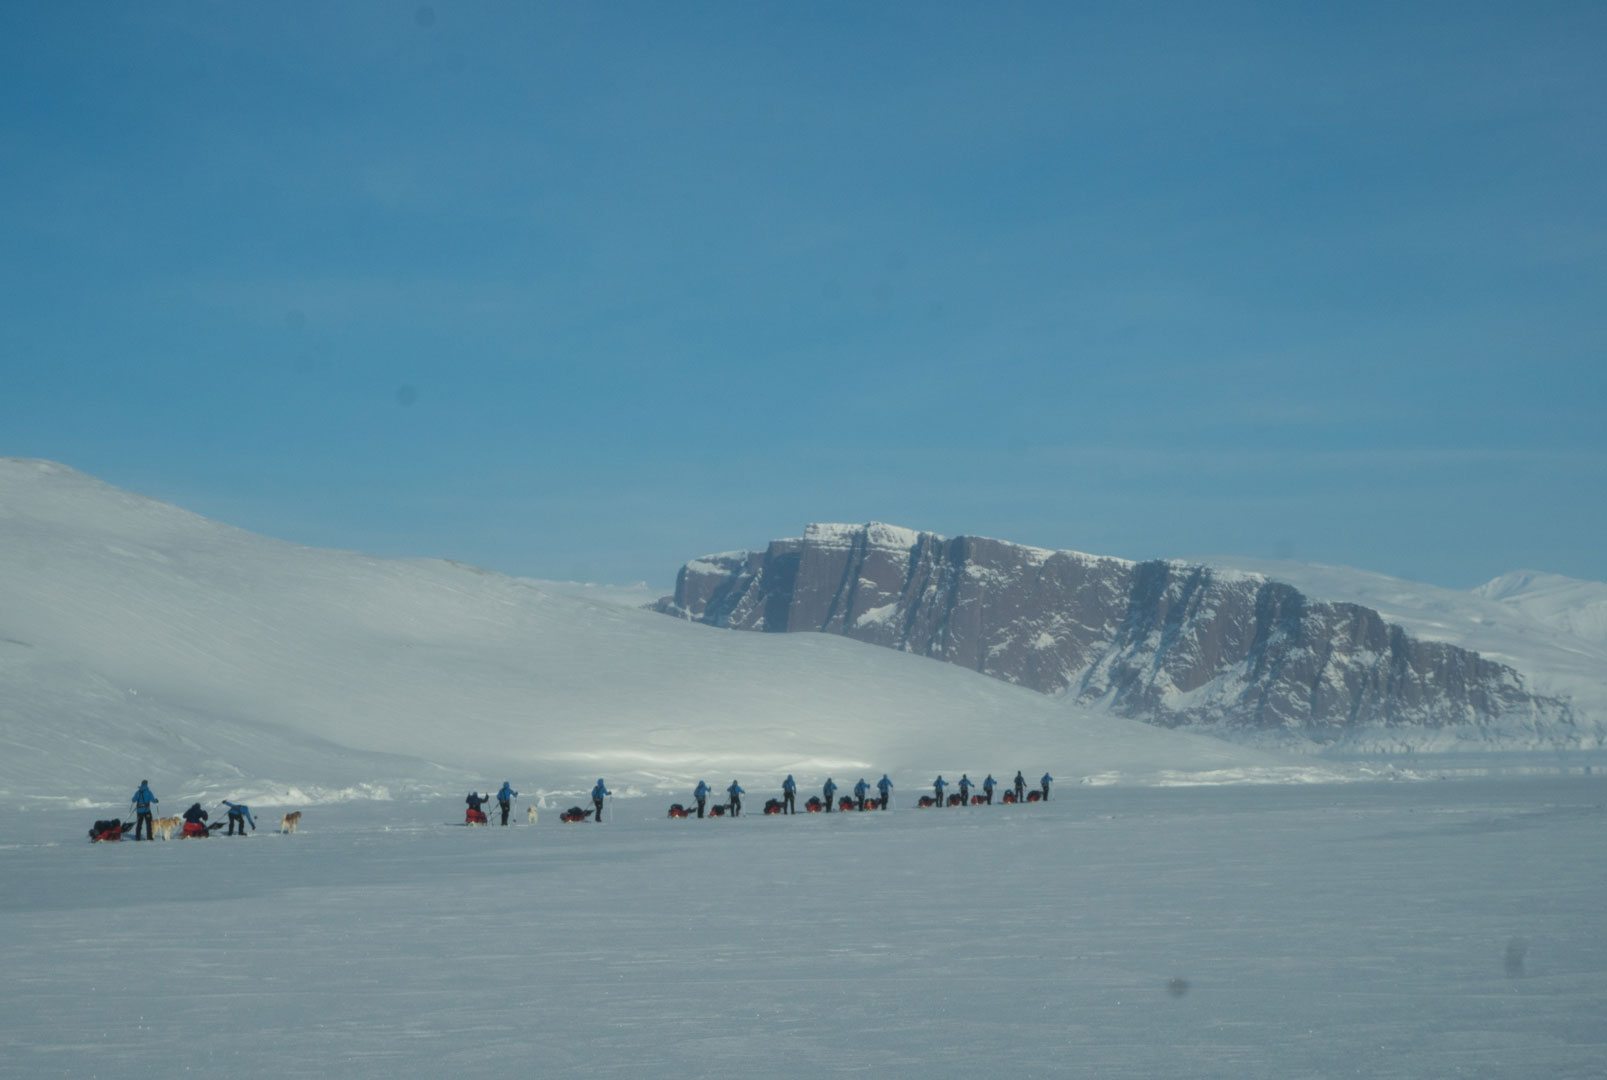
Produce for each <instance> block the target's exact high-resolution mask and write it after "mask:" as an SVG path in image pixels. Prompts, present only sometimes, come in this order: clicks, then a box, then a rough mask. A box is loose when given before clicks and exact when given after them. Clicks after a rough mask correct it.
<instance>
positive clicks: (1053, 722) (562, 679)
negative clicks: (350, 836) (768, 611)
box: [0, 459, 1333, 805]
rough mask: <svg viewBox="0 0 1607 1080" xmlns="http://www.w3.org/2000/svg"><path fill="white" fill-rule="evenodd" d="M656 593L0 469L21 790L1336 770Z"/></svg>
mask: <svg viewBox="0 0 1607 1080" xmlns="http://www.w3.org/2000/svg"><path fill="white" fill-rule="evenodd" d="M635 598H637V594H636V592H635V591H634V590H624V591H623V592H622V593H621V594H616V593H615V592H613V591H611V590H607V589H602V590H598V589H591V588H588V587H586V586H578V585H555V584H552V583H544V582H535V581H530V580H523V579H517V578H511V577H507V576H504V575H501V574H495V573H488V572H485V571H481V570H475V569H473V568H469V567H464V566H460V565H456V564H453V563H449V562H445V561H440V560H400V559H378V558H371V557H368V556H364V555H360V554H354V553H350V552H338V551H324V550H316V549H310V548H305V547H300V546H297V545H295V544H290V543H285V542H282V541H277V540H272V539H268V538H264V537H261V536H256V535H253V534H251V533H248V532H245V531H242V530H239V529H235V528H231V527H229V526H227V525H222V524H219V523H217V522H213V521H209V520H207V519H205V518H202V517H198V516H196V515H194V514H191V513H188V512H186V511H183V510H180V509H178V508H176V507H173V506H170V505H167V504H165V503H161V502H157V501H155V500H151V499H146V498H143V497H140V496H136V495H131V494H128V493H126V492H122V491H119V490H117V489H115V488H112V487H109V486H107V485H105V484H103V483H101V482H99V481H96V480H94V479H91V478H90V477H87V476H84V475H83V474H81V473H78V472H75V471H73V470H71V469H69V468H66V467H65V466H60V465H55V464H51V463H48V462H38V461H19V460H14V459H0V800H8V801H14V800H21V801H30V800H39V799H44V798H63V799H80V798H82V799H88V800H89V801H91V802H93V801H97V800H99V799H104V798H106V797H107V796H114V797H122V798H126V796H127V792H128V791H132V790H133V785H134V784H136V783H137V782H138V781H139V780H140V779H141V778H142V777H149V778H151V779H152V782H153V785H154V786H156V787H157V790H158V792H159V794H163V795H164V798H171V797H172V794H173V792H174V791H185V792H190V793H193V794H196V795H199V794H202V793H214V794H219V795H226V794H228V793H229V792H234V793H236V794H238V795H242V796H245V797H248V798H251V799H254V800H259V801H272V802H285V801H290V802H298V803H299V802H304V801H312V800H319V799H326V800H327V799H334V798H363V797H373V796H380V795H384V794H386V793H387V792H389V793H392V794H394V793H397V792H399V791H402V790H412V789H427V790H435V791H447V792H450V791H458V792H461V791H462V790H466V789H467V788H468V787H470V786H474V785H480V786H484V785H486V784H496V783H499V782H500V781H501V780H502V779H504V778H511V779H513V781H514V785H515V787H521V788H523V789H524V790H526V792H527V793H529V792H530V791H531V790H532V789H534V790H541V789H547V790H565V791H575V790H577V789H583V788H584V787H586V786H589V784H590V782H591V781H592V780H594V779H596V777H597V776H599V775H602V776H605V777H606V778H607V779H608V780H609V781H610V783H611V784H612V785H614V788H615V790H616V791H633V790H634V791H645V790H654V789H659V788H665V789H672V790H679V789H681V787H682V785H685V784H688V783H689V782H691V781H695V780H696V779H697V778H698V777H700V776H707V778H708V779H709V780H710V781H711V782H720V783H722V784H723V783H724V782H728V781H729V780H730V779H732V778H733V777H735V778H739V779H742V780H743V781H744V783H746V784H748V785H749V786H750V790H756V789H757V790H762V787H763V786H768V785H769V784H770V783H771V782H772V781H773V782H775V783H779V780H780V777H781V776H784V775H785V774H786V773H788V772H793V773H795V774H796V775H797V776H798V779H799V780H800V782H802V783H806V784H811V783H815V782H818V780H819V779H822V778H823V777H824V776H825V775H826V774H827V773H832V774H835V775H836V776H837V779H838V780H839V782H841V781H842V780H843V779H844V777H845V776H846V777H848V778H849V780H848V782H849V783H852V781H853V780H854V779H857V778H858V777H859V776H860V775H861V774H866V773H872V774H873V775H872V777H871V778H872V779H874V778H875V776H874V773H879V772H880V771H881V770H889V771H891V772H892V774H893V776H894V779H895V781H896V782H899V783H900V784H901V785H906V786H913V785H914V784H915V783H916V782H917V781H919V782H924V781H926V780H929V779H930V778H931V775H933V774H935V773H936V772H937V771H940V770H941V771H945V772H946V771H950V770H960V769H970V770H972V771H973V773H974V774H975V773H980V772H985V771H988V770H992V771H994V772H995V773H998V772H999V771H1000V770H1010V771H1012V772H1013V770H1014V769H1016V768H1027V769H1029V770H1033V769H1037V768H1048V769H1050V770H1051V771H1054V772H1055V773H1056V775H1061V774H1062V773H1063V772H1064V773H1065V774H1067V775H1101V776H1108V777H1115V778H1120V779H1124V780H1126V779H1135V778H1136V779H1142V780H1144V781H1147V782H1151V781H1160V782H1167V781H1169V780H1183V779H1186V778H1187V777H1188V776H1190V775H1201V776H1206V775H1207V774H1208V778H1210V779H1220V778H1224V777H1225V778H1232V777H1235V776H1237V777H1250V776H1261V777H1267V778H1291V777H1300V776H1310V775H1314V774H1315V773H1316V772H1318V771H1321V770H1309V769H1306V768H1305V767H1304V766H1290V765H1289V763H1288V762H1286V761H1283V760H1281V759H1278V758H1276V757H1274V756H1271V755H1267V754H1262V753H1258V752H1255V751H1251V750H1247V749H1245V748H1242V747H1235V746H1231V745H1229V744H1226V743H1222V742H1219V741H1217V740H1212V739H1206V738H1201V737H1197V736H1190V735H1183V734H1178V733H1170V732H1163V731H1159V730H1157V729H1154V728H1150V727H1147V726H1145V725H1141V724H1137V723H1133V722H1130V721H1125V720H1119V719H1116V718H1112V717H1108V716H1100V715H1096V714H1092V713H1088V712H1072V713H1068V712H1067V711H1066V710H1064V709H1063V708H1060V707H1059V706H1058V705H1057V703H1055V702H1053V701H1050V700H1049V699H1046V698H1044V697H1042V696H1040V695H1037V694H1033V693H1030V692H1028V691H1026V690H1023V689H1020V688H1016V687H1010V686H1006V685H1003V684H1001V683H998V682H996V681H993V680H989V679H986V678H982V677H980V676H978V675H976V674H974V673H970V672H965V671H961V670H959V669H956V668H952V667H946V666H944V665H938V664H929V663H927V662H925V661H923V660H920V659H918V658H915V657H908V656H899V655H896V654H893V653H889V652H885V651H883V650H875V649H864V648H862V647H860V646H859V645H857V644H855V643H852V642H848V641H842V640H838V639H834V638H829V637H825V636H820V635H816V636H812V637H802V636H799V637H793V638H788V639H780V638H769V637H763V636H760V635H738V634H725V633H721V632H718V631H715V630H712V629H709V628H707V627H701V626H695V625H689V624H686V623H683V622H676V621H672V620H669V619H664V618H661V617H660V616H658V615H656V614H653V613H652V612H650V611H646V610H641V609H640V608H635V607H629V606H624V605H623V604H621V603H619V602H617V601H618V600H619V599H625V600H631V599H635ZM1324 775H1333V774H1332V773H1331V772H1329V773H1324ZM124 789H126V790H124ZM164 789H165V790H164ZM164 805H166V804H165V803H164Z"/></svg>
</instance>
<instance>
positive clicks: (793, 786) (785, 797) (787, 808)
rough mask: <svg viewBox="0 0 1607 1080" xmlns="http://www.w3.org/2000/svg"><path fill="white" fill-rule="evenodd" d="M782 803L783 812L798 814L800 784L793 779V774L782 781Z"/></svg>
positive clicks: (789, 774)
mask: <svg viewBox="0 0 1607 1080" xmlns="http://www.w3.org/2000/svg"><path fill="white" fill-rule="evenodd" d="M781 805H782V811H781V812H782V813H783V814H796V813H797V812H798V784H797V782H796V781H794V780H793V778H792V774H791V773H788V774H787V778H786V779H785V780H783V781H781Z"/></svg>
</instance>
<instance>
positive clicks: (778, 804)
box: [764, 799, 787, 815]
mask: <svg viewBox="0 0 1607 1080" xmlns="http://www.w3.org/2000/svg"><path fill="white" fill-rule="evenodd" d="M786 808H787V804H786V803H784V802H782V801H781V800H780V799H766V800H765V801H764V812H765V814H767V815H769V814H779V813H781V811H783V810H785V809H786Z"/></svg>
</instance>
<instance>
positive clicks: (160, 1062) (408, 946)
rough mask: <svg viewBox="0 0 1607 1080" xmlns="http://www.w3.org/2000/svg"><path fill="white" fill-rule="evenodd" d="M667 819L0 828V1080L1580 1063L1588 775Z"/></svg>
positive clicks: (1604, 1043)
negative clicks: (256, 828)
mask: <svg viewBox="0 0 1607 1080" xmlns="http://www.w3.org/2000/svg"><path fill="white" fill-rule="evenodd" d="M752 794H753V795H754V796H758V797H757V798H754V803H755V805H757V804H758V803H760V802H762V800H763V796H762V794H761V793H759V792H753V793H752ZM914 794H915V792H913V791H911V790H906V791H905V792H903V794H902V796H901V798H900V800H899V801H900V805H901V806H904V805H906V804H907V802H908V801H909V800H910V799H911V798H913V795H914ZM668 801H669V800H668V799H661V798H651V799H634V800H622V801H619V802H618V803H617V806H616V807H615V808H614V813H615V815H616V820H614V821H612V822H609V823H605V824H603V825H600V826H599V825H591V824H586V825H568V826H565V825H559V824H558V823H557V822H556V816H557V815H556V813H552V812H549V813H547V814H546V815H545V816H544V817H543V818H542V820H541V822H540V823H539V824H538V825H536V826H535V827H533V828H532V827H529V826H525V825H523V824H520V825H518V826H516V827H511V828H507V829H502V828H497V827H491V828H485V829H468V828H462V827H459V826H448V825H446V824H445V823H446V822H448V821H453V820H458V819H459V818H460V816H461V806H460V805H459V804H457V803H455V802H437V803H430V804H418V803H403V802H395V803H386V802H353V803H345V804H339V805H330V806H323V807H318V808H316V809H312V810H309V812H308V814H307V817H306V819H305V821H304V822H303V831H302V832H301V833H300V834H298V835H296V836H292V837H279V836H276V835H272V834H271V832H270V831H269V830H271V829H272V828H273V824H271V823H269V822H266V821H265V822H263V823H262V825H263V828H262V831H260V832H259V833H257V834H256V835H254V836H252V837H250V838H249V839H246V840H229V839H226V838H223V837H219V838H216V839H211V840H208V841H206V842H200V841H193V840H192V841H174V842H169V843H165V844H164V843H160V842H159V843H153V844H144V843H141V844H133V843H122V844H101V845H90V844H89V843H87V842H86V841H85V839H84V830H85V829H87V828H88V826H89V824H90V820H91V819H92V818H93V817H95V816H100V815H96V814H93V813H89V812H84V811H73V812H68V811H63V810H52V811H49V812H28V813H19V812H17V811H15V810H11V811H7V812H4V813H3V814H0V835H3V837H4V840H5V842H4V844H0V955H3V956H4V957H5V964H4V972H5V977H4V979H3V980H0V1075H4V1076H17V1077H23V1076H27V1077H41V1076H65V1077H86V1076H107V1077H111V1076H116V1077H167V1076H177V1075H184V1074H189V1073H202V1072H205V1073H207V1074H210V1075H214V1076H219V1077H230V1078H240V1077H258V1076H261V1077H268V1076H275V1077H278V1076H290V1077H299V1076H320V1077H331V1076H340V1077H366V1076H373V1077H381V1076H446V1075H457V1076H472V1077H481V1076H487V1077H489V1076H497V1077H500V1076H504V1075H533V1076H629V1077H637V1076H688V1075H708V1076H726V1077H744V1076H760V1075H795V1076H800V1077H814V1076H820V1075H838V1074H861V1075H867V1076H875V1077H903V1076H921V1077H950V1076H974V1077H986V1076H1002V1075H1010V1076H1089V1077H1143V1078H1153V1077H1161V1076H1166V1077H1276V1078H1279V1080H1289V1078H1292V1077H1328V1076H1363V1077H1447V1076H1460V1077H1540V1076H1543V1077H1548V1078H1556V1077H1599V1076H1601V1075H1602V1070H1603V1063H1604V1062H1607V903H1604V902H1603V896H1604V894H1607V861H1604V858H1603V857H1604V856H1607V842H1604V839H1603V836H1604V828H1607V779H1604V778H1603V777H1602V776H1601V775H1600V773H1599V772H1597V773H1596V774H1595V775H1588V776H1583V775H1576V776H1550V777H1518V778H1502V779H1462V780H1451V781H1422V782H1410V783H1368V782H1361V783H1351V784H1333V785H1312V786H1234V787H1187V788H1130V787H1119V786H1117V787H1093V786H1077V785H1068V786H1067V787H1066V788H1065V789H1064V790H1063V791H1062V792H1061V793H1060V794H1059V795H1058V797H1057V799H1056V801H1055V802H1053V803H1050V804H1047V805H1042V806H1025V807H994V808H987V809H968V810H958V809H956V810H942V811H914V810H909V809H899V810H896V811H894V812H892V813H885V814H884V813H867V814H859V815H835V814H834V815H831V816H830V817H827V816H823V815H820V816H808V815H805V816H801V817H798V818H796V819H785V818H765V817H762V816H759V815H757V814H755V815H752V816H749V817H744V818H743V819H741V820H738V821H729V820H727V821H716V820H710V821H696V820H692V821H680V822H674V821H668V820H665V819H664V818H663V817H662V815H663V812H664V808H665V806H666V805H667V802H668ZM164 806H165V804H164ZM175 809H177V808H175ZM518 813H519V820H520V821H521V822H522V821H523V806H522V805H521V806H520V808H519V811H518ZM74 815H76V816H74ZM80 819H81V820H80Z"/></svg>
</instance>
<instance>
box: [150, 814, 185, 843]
mask: <svg viewBox="0 0 1607 1080" xmlns="http://www.w3.org/2000/svg"><path fill="white" fill-rule="evenodd" d="M182 828H184V819H183V818H181V817H159V818H157V819H156V820H155V821H153V822H151V836H152V837H157V836H160V837H161V838H162V839H163V840H171V839H173V834H174V833H176V832H178V831H179V830H180V829H182Z"/></svg>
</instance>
